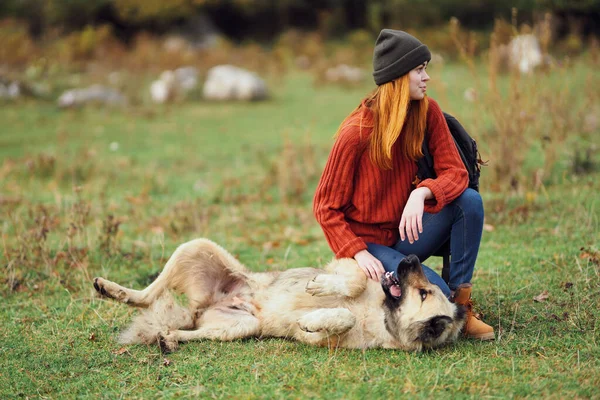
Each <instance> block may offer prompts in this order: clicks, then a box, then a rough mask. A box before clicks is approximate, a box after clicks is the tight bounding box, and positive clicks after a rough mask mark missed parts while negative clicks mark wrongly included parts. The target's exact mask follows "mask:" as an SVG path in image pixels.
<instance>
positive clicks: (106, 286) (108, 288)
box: [94, 278, 129, 303]
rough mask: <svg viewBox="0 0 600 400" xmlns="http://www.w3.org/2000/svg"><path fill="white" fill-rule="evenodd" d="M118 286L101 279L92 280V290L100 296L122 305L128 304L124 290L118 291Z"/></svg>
mask: <svg viewBox="0 0 600 400" xmlns="http://www.w3.org/2000/svg"><path fill="white" fill-rule="evenodd" d="M119 287H120V286H119V285H117V284H116V283H113V282H111V281H107V280H106V279H103V278H94V289H96V291H97V292H98V293H100V295H102V296H104V297H108V298H109V299H115V300H117V301H120V302H122V303H128V302H129V297H128V296H127V293H126V292H125V291H124V290H121V289H119Z"/></svg>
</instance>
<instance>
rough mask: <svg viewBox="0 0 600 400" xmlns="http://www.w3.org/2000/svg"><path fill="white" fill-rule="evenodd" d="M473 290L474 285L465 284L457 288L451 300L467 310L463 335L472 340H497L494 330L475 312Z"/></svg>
mask: <svg viewBox="0 0 600 400" xmlns="http://www.w3.org/2000/svg"><path fill="white" fill-rule="evenodd" d="M472 288H473V285H472V284H470V283H463V284H461V285H459V286H458V288H456V291H455V292H454V295H453V296H452V298H451V301H453V302H454V303H456V304H460V305H463V306H465V308H466V309H467V319H466V322H465V327H464V328H463V335H464V336H465V337H468V338H472V339H479V340H493V339H495V336H494V328H492V327H491V326H489V325H488V324H486V323H485V322H483V321H482V320H481V319H480V318H479V314H476V313H475V312H473V301H472V300H471V289H472Z"/></svg>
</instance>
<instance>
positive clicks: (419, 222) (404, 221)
mask: <svg viewBox="0 0 600 400" xmlns="http://www.w3.org/2000/svg"><path fill="white" fill-rule="evenodd" d="M432 197H433V193H432V192H431V190H430V189H429V188H426V187H420V188H418V189H415V190H413V191H412V192H411V193H410V196H409V197H408V201H407V202H406V206H404V211H403V212H402V218H400V225H399V226H398V229H399V230H400V239H402V240H406V238H408V241H409V242H410V243H411V244H412V243H414V242H415V240H419V233H423V210H424V208H425V200H426V199H430V198H432Z"/></svg>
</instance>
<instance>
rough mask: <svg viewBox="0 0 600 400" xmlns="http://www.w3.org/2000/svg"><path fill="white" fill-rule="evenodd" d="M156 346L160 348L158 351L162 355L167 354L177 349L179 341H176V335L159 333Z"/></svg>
mask: <svg viewBox="0 0 600 400" xmlns="http://www.w3.org/2000/svg"><path fill="white" fill-rule="evenodd" d="M158 345H159V346H160V351H161V353H163V354H169V353H171V352H173V351H175V350H177V347H178V346H179V340H178V339H177V335H176V333H175V332H167V333H161V334H160V335H159V336H158Z"/></svg>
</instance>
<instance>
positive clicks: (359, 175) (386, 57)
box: [314, 29, 494, 340]
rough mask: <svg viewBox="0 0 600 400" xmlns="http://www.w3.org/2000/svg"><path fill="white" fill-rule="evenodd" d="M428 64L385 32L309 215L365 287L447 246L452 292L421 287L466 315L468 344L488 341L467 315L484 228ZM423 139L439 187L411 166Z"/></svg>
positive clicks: (421, 53) (399, 35)
mask: <svg viewBox="0 0 600 400" xmlns="http://www.w3.org/2000/svg"><path fill="white" fill-rule="evenodd" d="M430 59H431V54H430V52H429V49H428V48H427V46H425V45H424V44H422V43H421V42H420V41H419V40H417V39H416V38H415V37H413V36H411V35H409V34H407V33H405V32H402V31H396V30H391V29H384V30H382V31H381V33H380V35H379V37H378V39H377V42H376V44H375V52H374V57H373V66H374V72H373V76H374V78H375V83H376V84H377V86H378V87H377V89H376V90H375V91H374V92H373V93H372V94H371V95H369V96H367V97H366V98H365V99H364V100H363V101H362V103H361V104H360V105H359V106H358V107H357V108H356V109H355V110H354V111H353V112H352V113H351V114H350V115H349V116H348V117H346V119H345V120H344V121H343V122H342V124H341V125H340V128H339V130H338V132H337V134H336V140H335V143H334V145H333V149H332V150H331V153H330V155H329V158H328V160H327V164H326V166H325V170H324V172H323V175H322V177H321V181H320V182H319V185H318V187H317V191H316V194H315V199H314V213H315V216H316V218H317V221H318V222H319V224H320V225H321V227H322V228H323V231H324V232H325V236H326V238H327V241H328V243H329V246H330V247H331V249H332V250H333V252H334V253H335V255H336V257H338V258H342V257H350V258H354V259H356V261H357V262H358V265H359V266H360V268H361V269H362V270H363V271H364V273H365V274H366V275H367V277H369V278H371V279H377V280H379V279H380V278H381V275H382V274H383V273H384V270H385V271H395V269H396V267H397V266H398V263H399V262H400V260H401V259H402V258H404V256H405V255H408V254H416V255H417V256H418V257H419V259H420V260H421V261H423V260H426V259H427V258H428V257H429V256H431V255H432V254H434V253H435V252H436V250H438V248H439V247H441V246H442V245H443V244H444V243H445V242H446V241H447V240H448V239H450V244H451V253H452V259H451V264H450V280H449V282H448V284H446V282H444V280H443V279H442V278H441V277H440V276H439V275H438V274H436V273H435V272H434V271H433V270H431V269H429V268H426V267H424V268H425V271H426V274H427V277H428V278H429V280H430V281H431V282H432V283H435V284H437V285H438V286H439V287H440V288H441V289H442V291H443V292H444V293H445V294H446V295H447V296H448V297H449V298H451V299H453V300H454V301H456V302H457V303H461V304H464V305H466V306H467V310H468V311H469V312H468V318H467V324H466V328H465V335H466V336H468V337H472V338H478V339H483V340H487V339H493V338H494V330H493V328H492V327H491V326H489V325H487V324H485V323H484V322H483V321H481V320H480V319H478V318H477V317H476V315H475V314H474V313H473V312H472V304H471V300H470V294H471V283H470V281H471V277H472V275H473V269H474V267H475V261H476V259H477V252H478V250H479V244H480V241H481V234H482V227H483V204H482V201H481V197H480V196H479V193H477V192H476V191H474V190H472V189H468V188H467V186H468V175H467V171H466V169H465V167H464V165H463V163H462V161H461V158H460V156H459V154H458V151H457V150H456V147H455V145H454V142H453V139H452V136H451V134H450V131H449V130H448V126H447V124H446V121H445V119H444V116H443V114H442V111H441V109H440V107H439V105H438V104H437V103H436V102H435V101H434V100H432V99H430V98H428V97H427V96H426V94H425V92H426V89H427V81H429V75H428V74H427V64H428V63H429V60H430ZM425 135H428V144H429V150H430V152H431V155H432V156H433V160H434V169H435V172H436V174H437V178H436V179H425V180H423V181H422V182H417V180H416V179H415V177H416V172H417V163H416V161H417V160H418V159H419V158H420V157H421V156H422V152H421V144H422V143H423V138H424V136H425Z"/></svg>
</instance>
